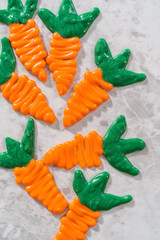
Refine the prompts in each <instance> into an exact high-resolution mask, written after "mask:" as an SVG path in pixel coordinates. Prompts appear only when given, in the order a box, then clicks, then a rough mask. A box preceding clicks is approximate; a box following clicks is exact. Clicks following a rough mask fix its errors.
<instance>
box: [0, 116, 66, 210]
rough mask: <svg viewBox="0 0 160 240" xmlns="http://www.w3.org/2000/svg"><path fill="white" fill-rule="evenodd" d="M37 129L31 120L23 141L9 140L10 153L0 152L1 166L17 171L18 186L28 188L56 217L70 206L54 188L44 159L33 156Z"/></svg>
mask: <svg viewBox="0 0 160 240" xmlns="http://www.w3.org/2000/svg"><path fill="white" fill-rule="evenodd" d="M34 142H35V126H34V121H33V119H32V118H30V119H29V120H28V123H27V127H26V130H25V132H24V136H23V138H22V141H21V142H20V143H19V142H17V141H15V140H13V139H11V138H6V146H7V152H3V153H0V167H3V168H15V169H14V174H15V176H16V183H17V184H24V185H26V188H25V190H26V192H27V193H29V194H30V196H31V197H32V198H35V199H38V200H39V201H40V202H42V203H43V205H44V206H46V207H47V208H48V210H49V211H51V212H53V213H55V214H61V213H63V212H64V211H65V209H66V207H67V205H68V203H67V200H66V199H65V198H64V196H63V195H62V194H61V193H60V192H59V190H58V188H57V187H56V185H55V182H54V180H53V176H52V174H51V173H50V172H49V169H48V167H47V166H46V165H45V163H44V162H43V161H42V160H39V161H35V160H34V159H33V157H34Z"/></svg>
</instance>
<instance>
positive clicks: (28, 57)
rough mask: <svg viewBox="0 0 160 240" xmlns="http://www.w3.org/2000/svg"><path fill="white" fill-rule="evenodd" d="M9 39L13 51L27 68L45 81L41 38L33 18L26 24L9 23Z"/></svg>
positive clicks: (45, 53)
mask: <svg viewBox="0 0 160 240" xmlns="http://www.w3.org/2000/svg"><path fill="white" fill-rule="evenodd" d="M9 28H10V36H9V40H10V42H11V45H12V47H13V48H14V49H15V53H16V55H17V56H19V59H20V61H21V62H22V63H23V64H24V66H25V68H26V69H27V70H31V71H32V73H33V74H34V75H37V76H38V77H39V79H40V80H41V81H47V73H46V71H45V70H44V68H45V66H46V61H45V57H46V56H47V52H46V51H45V50H44V45H43V43H42V38H41V37H39V32H40V30H39V28H38V27H36V23H35V21H34V20H33V19H29V20H28V21H27V22H26V24H20V23H13V24H11V25H9Z"/></svg>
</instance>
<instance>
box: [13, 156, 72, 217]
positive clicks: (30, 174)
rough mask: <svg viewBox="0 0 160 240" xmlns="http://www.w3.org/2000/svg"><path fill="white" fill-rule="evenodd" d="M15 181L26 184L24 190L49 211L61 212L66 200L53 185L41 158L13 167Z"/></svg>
mask: <svg viewBox="0 0 160 240" xmlns="http://www.w3.org/2000/svg"><path fill="white" fill-rule="evenodd" d="M14 174H15V176H16V183H17V184H23V185H26V188H25V190H26V192H27V193H29V194H30V196H31V197H32V198H36V199H38V200H39V201H40V202H42V203H43V205H44V206H45V207H47V208H48V210H49V211H50V212H53V213H55V214H61V213H63V212H64V211H65V209H66V207H67V205H68V202H67V200H66V199H65V198H64V196H63V195H62V193H60V192H59V190H58V188H57V187H56V185H55V182H54V180H53V176H52V174H51V173H50V172H49V169H48V167H47V166H46V165H45V164H44V162H43V161H42V160H39V161H35V160H34V159H32V160H31V161H30V163H29V164H28V165H27V166H26V167H16V168H15V169H14Z"/></svg>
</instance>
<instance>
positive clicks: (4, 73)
mask: <svg viewBox="0 0 160 240" xmlns="http://www.w3.org/2000/svg"><path fill="white" fill-rule="evenodd" d="M1 43H2V52H1V55H0V85H2V84H4V83H6V82H7V81H8V80H9V79H10V78H11V75H12V72H14V70H15V67H16V59H15V56H14V53H13V50H12V47H11V45H10V42H9V40H8V38H5V37H4V38H2V39H1Z"/></svg>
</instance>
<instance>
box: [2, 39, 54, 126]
mask: <svg viewBox="0 0 160 240" xmlns="http://www.w3.org/2000/svg"><path fill="white" fill-rule="evenodd" d="M1 42H2V53H1V56H0V89H1V90H2V96H3V97H4V98H6V99H9V101H10V102H11V103H12V106H13V109H14V110H15V111H21V113H22V114H24V115H28V114H31V115H32V116H33V117H35V118H37V119H38V120H43V121H45V122H47V123H51V124H53V123H54V122H55V120H56V117H55V115H54V113H53V110H52V109H51V108H50V107H49V106H48V103H47V102H46V96H45V95H44V94H43V93H41V90H40V88H39V87H37V86H36V83H35V82H34V81H33V80H30V79H28V77H27V76H26V75H22V76H20V77H18V75H17V73H15V72H14V70H15V67H16V59H15V56H14V53H13V51H12V49H11V46H10V43H9V41H8V39H7V38H2V40H1Z"/></svg>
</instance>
